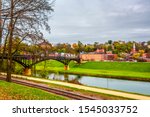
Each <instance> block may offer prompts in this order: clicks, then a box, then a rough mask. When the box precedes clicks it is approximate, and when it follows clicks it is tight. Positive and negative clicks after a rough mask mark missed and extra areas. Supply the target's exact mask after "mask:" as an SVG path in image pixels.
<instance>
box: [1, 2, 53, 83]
mask: <svg viewBox="0 0 150 117" xmlns="http://www.w3.org/2000/svg"><path fill="white" fill-rule="evenodd" d="M52 5H53V1H50V0H5V2H4V4H3V9H1V10H0V12H2V14H1V16H2V17H3V19H4V20H3V26H2V29H5V30H2V34H3V38H4V39H5V40H7V39H8V53H7V54H8V60H7V68H8V69H7V81H8V82H10V81H11V68H12V65H11V63H12V56H13V54H14V53H15V52H16V51H14V52H12V40H13V38H14V37H15V36H18V37H19V38H21V41H23V40H25V39H28V40H29V39H30V40H35V39H37V40H38V39H43V34H42V32H41V31H40V30H39V29H40V28H43V29H44V30H47V31H48V32H50V26H49V24H48V19H49V14H50V13H51V12H52V11H53V9H52ZM19 43H21V42H19ZM19 43H18V44H19ZM5 44H6V43H5ZM16 50H17V49H16Z"/></svg>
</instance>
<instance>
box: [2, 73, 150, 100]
mask: <svg viewBox="0 0 150 117" xmlns="http://www.w3.org/2000/svg"><path fill="white" fill-rule="evenodd" d="M2 74H3V73H2ZM4 75H5V74H4ZM12 76H13V77H15V78H21V79H25V80H30V81H35V82H40V83H46V84H54V85H57V86H63V87H64V86H65V87H69V88H73V89H78V90H85V91H90V92H95V93H100V94H104V95H107V96H112V97H113V96H115V97H122V98H126V99H136V100H150V96H146V95H139V94H133V93H127V92H120V91H115V90H108V89H102V88H95V87H88V86H83V85H77V84H72V83H67V82H61V81H53V80H47V79H41V78H35V77H27V76H22V75H15V74H13V75H12ZM61 88H62V87H61ZM69 90H70V89H69Z"/></svg>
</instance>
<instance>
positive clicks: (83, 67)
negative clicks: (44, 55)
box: [36, 61, 150, 82]
mask: <svg viewBox="0 0 150 117" xmlns="http://www.w3.org/2000/svg"><path fill="white" fill-rule="evenodd" d="M43 66H44V62H42V63H39V64H38V65H37V66H36V70H40V71H42V70H43V68H44V67H43ZM69 66H70V69H69V70H67V71H66V70H64V69H63V64H62V63H59V62H57V61H47V62H46V71H51V72H56V73H57V72H59V73H68V74H79V75H87V76H96V77H108V78H118V79H125V80H137V81H148V82H150V63H137V62H136V63H133V62H132V63H131V62H85V63H82V64H76V63H74V62H71V63H70V65H69Z"/></svg>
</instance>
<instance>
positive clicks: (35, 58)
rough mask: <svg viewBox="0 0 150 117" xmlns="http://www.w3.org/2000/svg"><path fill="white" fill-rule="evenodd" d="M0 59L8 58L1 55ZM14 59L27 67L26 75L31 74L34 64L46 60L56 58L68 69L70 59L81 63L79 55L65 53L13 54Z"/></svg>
mask: <svg viewBox="0 0 150 117" xmlns="http://www.w3.org/2000/svg"><path fill="white" fill-rule="evenodd" d="M0 59H8V56H7V55H4V56H2V55H0ZM12 60H13V61H15V62H17V63H19V64H20V65H22V66H23V67H24V68H25V72H26V74H25V75H30V74H31V73H29V72H30V71H31V68H32V66H33V65H35V64H37V63H40V62H42V61H46V60H56V61H59V62H61V63H63V64H64V69H65V70H68V68H69V66H68V65H69V63H70V61H76V62H77V63H80V57H79V56H64V55H61V54H60V55H55V54H53V55H48V56H39V55H13V56H12Z"/></svg>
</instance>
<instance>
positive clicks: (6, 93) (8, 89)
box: [0, 81, 67, 100]
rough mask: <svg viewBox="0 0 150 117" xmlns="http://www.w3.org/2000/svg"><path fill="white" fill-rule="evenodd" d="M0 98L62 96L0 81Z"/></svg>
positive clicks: (51, 98)
mask: <svg viewBox="0 0 150 117" xmlns="http://www.w3.org/2000/svg"><path fill="white" fill-rule="evenodd" d="M0 92H1V93H0V99H1V100H64V99H67V98H65V97H63V96H58V95H55V94H51V93H48V92H46V91H43V90H40V89H36V88H31V87H26V86H22V85H18V84H15V83H8V82H5V81H0Z"/></svg>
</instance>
